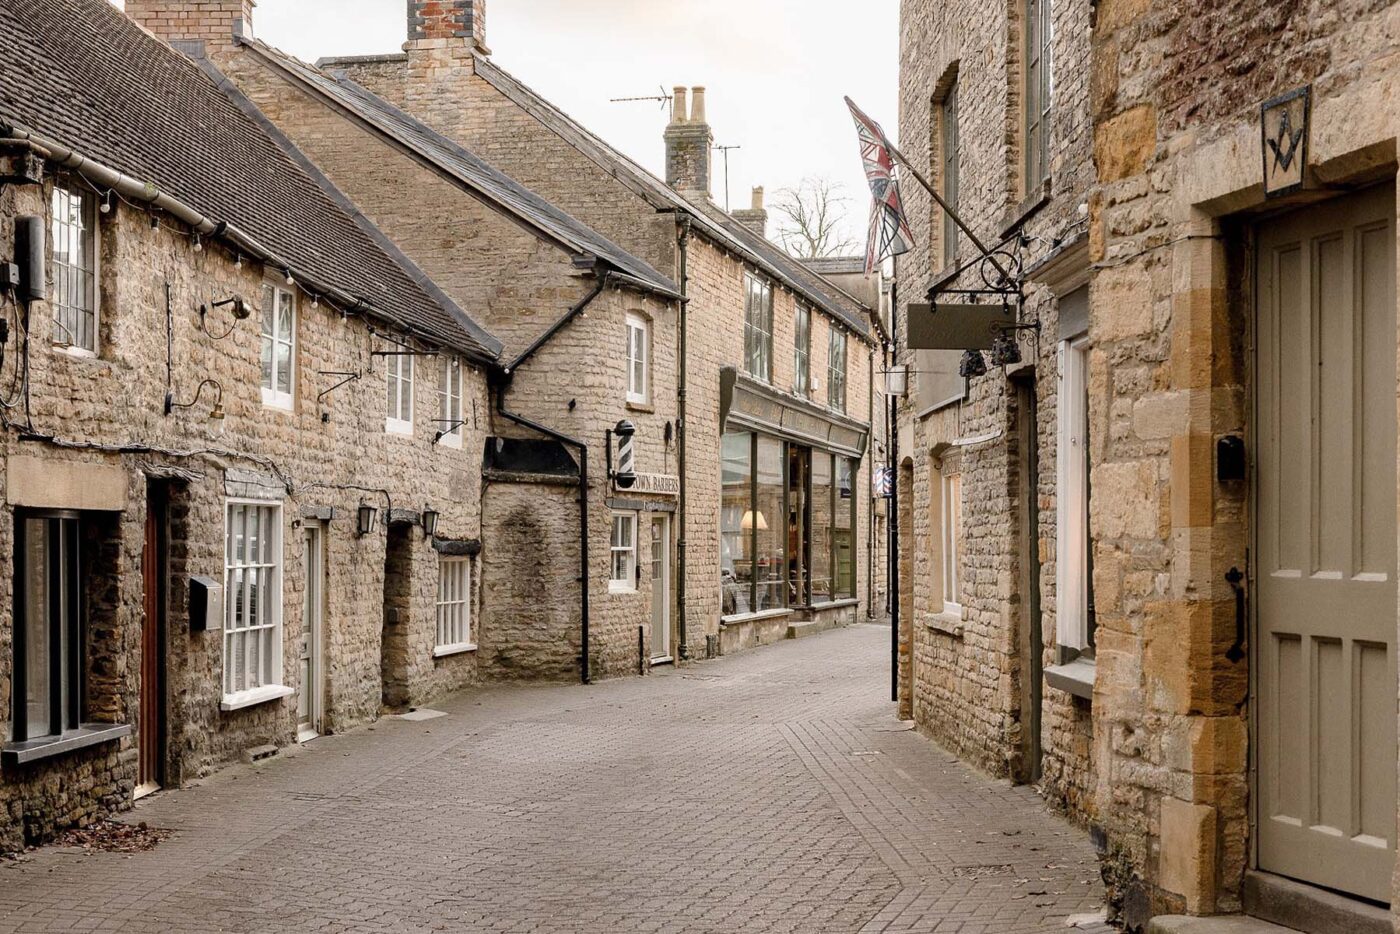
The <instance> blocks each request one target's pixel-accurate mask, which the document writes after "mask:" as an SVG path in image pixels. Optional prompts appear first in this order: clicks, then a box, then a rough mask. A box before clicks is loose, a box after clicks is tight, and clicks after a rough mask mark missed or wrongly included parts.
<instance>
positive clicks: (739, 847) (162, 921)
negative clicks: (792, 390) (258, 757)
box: [0, 626, 1108, 934]
mask: <svg viewBox="0 0 1400 934" xmlns="http://www.w3.org/2000/svg"><path fill="white" fill-rule="evenodd" d="M887 647H888V629H885V628H881V627H874V626H857V627H852V628H849V629H843V630H836V631H833V632H828V633H823V634H820V635H817V636H813V637H811V638H808V639H802V640H799V641H795V642H786V643H781V644H779V645H777V646H774V647H771V648H767V649H762V650H757V651H752V652H747V653H744V654H741V655H738V656H733V657H730V658H725V659H720V660H716V661H713V662H705V663H701V664H695V665H690V666H687V667H685V668H682V669H679V670H672V669H664V670H663V671H662V673H659V674H657V675H655V676H652V677H648V678H635V679H627V680H618V681H609V682H604V683H601V684H595V685H592V686H588V687H583V686H570V685H551V686H528V687H524V686H501V687H489V688H483V689H480V690H477V691H473V692H469V693H465V694H462V695H459V696H457V697H454V698H451V699H448V700H445V701H443V702H442V703H440V704H438V705H436V708H437V709H439V710H442V711H444V712H445V713H446V714H447V716H445V717H439V718H436V719H432V720H426V721H406V720H400V719H392V718H386V719H384V720H381V721H380V722H379V723H377V724H375V725H374V726H371V727H366V728H362V729H359V730H356V731H353V732H350V733H347V734H343V735H339V736H328V737H323V738H320V739H317V740H315V741H313V742H312V743H310V744H308V745H306V746H304V747H300V748H297V747H294V748H292V749H291V750H284V751H283V752H282V754H281V755H279V756H277V757H275V758H273V759H270V760H266V761H264V762H262V763H259V764H256V765H250V766H237V767H234V768H230V769H228V770H226V771H224V772H221V773H219V774H217V775H215V776H213V777H211V778H209V779H207V780H205V781H203V782H200V783H198V784H196V785H194V786H191V787H188V788H185V789H181V790H176V791H168V792H163V793H160V794H157V795H153V796H151V797H149V798H146V799H143V800H142V801H141V802H139V803H138V804H137V806H136V807H135V809H134V810H133V811H132V812H131V813H130V814H129V815H127V816H126V819H127V820H133V821H146V822H148V823H149V824H150V825H151V826H155V827H162V828H169V829H172V830H174V831H175V833H174V835H173V836H172V837H171V839H169V840H167V841H166V842H164V843H162V844H161V845H160V846H158V847H157V848H155V849H154V850H152V851H150V852H145V853H134V854H112V853H83V852H81V851H75V850H72V849H63V848H58V847H49V848H46V849H43V850H40V851H38V852H37V853H35V854H32V855H31V858H29V859H27V860H24V861H22V862H16V863H5V864H0V934H4V932H10V931H14V932H21V931H23V932H29V931H33V932H56V931H129V932H146V931H150V932H155V931H161V932H185V931H189V932H208V931H234V932H249V934H251V932H263V931H269V932H271V931H277V932H286V931H335V932H341V931H344V932H361V931H363V932H371V931H374V932H380V931H412V932H417V931H465V932H478V931H479V932H502V934H505V932H511V934H514V932H543V934H552V932H559V934H577V932H593V931H598V932H609V934H612V932H700V934H708V932H715V934H721V932H723V934H731V932H774V934H777V932H800V934H828V932H831V934H836V932H852V934H855V932H890V934H920V932H923V934H935V932H936V934H944V932H958V934H979V932H980V934H1030V932H1041V931H1062V932H1063V931H1068V930H1069V929H1068V928H1067V927H1066V919H1067V918H1069V917H1070V916H1071V915H1075V914H1083V913H1086V912H1092V911H1094V910H1095V909H1096V908H1098V907H1099V906H1100V904H1101V902H1102V886H1101V884H1100V881H1099V878H1098V870H1097V864H1096V860H1095V857H1094V854H1093V851H1092V849H1091V847H1090V846H1089V843H1088V841H1087V836H1086V834H1084V833H1083V832H1082V831H1080V830H1078V829H1076V828H1074V827H1071V826H1070V825H1069V824H1067V823H1065V822H1064V821H1063V820H1061V819H1059V818H1058V817H1055V816H1053V815H1051V814H1049V813H1048V812H1047V811H1046V810H1045V808H1044V806H1043V804H1042V802H1041V800H1040V799H1039V798H1038V797H1037V796H1036V794H1035V793H1034V791H1033V790H1031V789H1028V788H1017V787H1012V786H1010V785H1008V784H1006V783H1004V782H998V781H994V780H991V779H989V778H987V777H985V776H983V775H981V774H979V773H977V772H974V771H972V770H971V769H969V768H967V767H966V766H963V765H962V764H961V763H959V762H958V761H957V760H956V759H954V758H953V757H952V756H951V755H949V754H948V753H946V752H944V751H943V750H941V749H939V748H938V747H937V746H934V745H933V744H931V743H930V742H929V741H927V740H926V739H924V738H922V737H920V736H918V735H916V734H915V733H913V732H911V731H910V730H909V729H908V728H907V725H906V724H902V723H900V722H899V721H897V720H896V719H894V716H893V710H894V708H893V705H892V704H891V703H890V702H889V701H888V700H887V699H886V698H887V694H886V693H885V692H886V691H887V689H888V688H887V685H888V672H887V670H886V668H885V665H886V664H887V663H888V662H887V658H888V656H887V654H886V652H887ZM1079 930H1080V931H1085V930H1098V931H1107V930H1108V929H1107V928H1106V927H1103V926H1101V925H1091V926H1089V927H1081V928H1079Z"/></svg>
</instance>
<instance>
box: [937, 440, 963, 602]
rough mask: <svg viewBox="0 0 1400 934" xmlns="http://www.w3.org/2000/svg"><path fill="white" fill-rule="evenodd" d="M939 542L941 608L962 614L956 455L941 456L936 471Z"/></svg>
mask: <svg viewBox="0 0 1400 934" xmlns="http://www.w3.org/2000/svg"><path fill="white" fill-rule="evenodd" d="M939 486H940V488H941V501H940V503H939V506H940V510H939V514H940V523H939V525H940V530H939V531H940V538H941V541H940V544H941V546H942V547H941V549H940V550H941V552H942V554H941V557H942V566H941V568H940V570H941V571H942V574H941V577H942V578H943V612H944V613H948V614H951V615H954V616H961V615H962V570H961V566H962V542H963V533H962V472H961V469H960V467H959V465H958V461H957V459H956V458H944V460H943V470H942V471H941V473H940V478H939Z"/></svg>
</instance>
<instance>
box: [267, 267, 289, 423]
mask: <svg viewBox="0 0 1400 934" xmlns="http://www.w3.org/2000/svg"><path fill="white" fill-rule="evenodd" d="M296 315H297V304H296V293H294V292H293V291H292V290H290V289H287V288H283V287H282V286H280V285H274V284H272V283H270V282H265V283H263V290H262V401H263V405H270V406H274V407H276V408H279V409H290V408H291V407H292V392H293V386H294V382H293V379H294V376H295V374H296V333H297V321H296Z"/></svg>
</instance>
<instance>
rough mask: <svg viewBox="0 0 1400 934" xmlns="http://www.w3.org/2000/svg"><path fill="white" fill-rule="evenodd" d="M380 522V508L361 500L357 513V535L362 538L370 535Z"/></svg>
mask: <svg viewBox="0 0 1400 934" xmlns="http://www.w3.org/2000/svg"><path fill="white" fill-rule="evenodd" d="M378 522H379V510H378V508H376V507H374V506H371V505H370V504H369V503H366V502H365V501H364V500H360V507H359V509H357V510H356V511H355V533H356V534H357V535H361V536H364V535H370V534H372V533H373V532H374V527H375V525H376V524H377V523H378Z"/></svg>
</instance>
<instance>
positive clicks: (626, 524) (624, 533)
mask: <svg viewBox="0 0 1400 934" xmlns="http://www.w3.org/2000/svg"><path fill="white" fill-rule="evenodd" d="M611 551H612V574H611V576H610V577H609V580H608V586H609V588H610V589H612V590H636V589H637V514H636V513H635V512H615V513H613V517H612V543H611Z"/></svg>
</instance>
